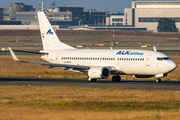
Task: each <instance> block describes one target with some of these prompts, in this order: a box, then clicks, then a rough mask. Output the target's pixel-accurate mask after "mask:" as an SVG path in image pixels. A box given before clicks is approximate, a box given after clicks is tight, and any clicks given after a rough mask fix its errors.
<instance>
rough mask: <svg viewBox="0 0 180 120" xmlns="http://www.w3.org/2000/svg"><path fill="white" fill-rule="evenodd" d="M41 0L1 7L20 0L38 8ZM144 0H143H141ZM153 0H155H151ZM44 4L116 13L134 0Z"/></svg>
mask: <svg viewBox="0 0 180 120" xmlns="http://www.w3.org/2000/svg"><path fill="white" fill-rule="evenodd" d="M39 1H42V0H2V1H1V4H0V7H1V8H2V7H10V4H11V3H14V2H18V3H19V2H20V3H24V4H27V5H33V6H34V8H36V9H37V8H38V6H39ZM141 1H142V0H141ZM150 1H153V0H150ZM159 1H171V0H159ZM175 1H177V0H175ZM43 2H44V6H51V3H52V2H55V3H56V6H64V2H66V6H76V7H84V10H85V11H87V9H96V10H97V11H100V12H104V11H111V12H114V13H117V12H121V13H123V12H124V8H131V2H132V0H43Z"/></svg>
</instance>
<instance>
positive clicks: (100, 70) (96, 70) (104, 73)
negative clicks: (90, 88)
mask: <svg viewBox="0 0 180 120" xmlns="http://www.w3.org/2000/svg"><path fill="white" fill-rule="evenodd" d="M88 76H89V78H91V79H97V78H108V77H109V76H110V71H109V69H108V68H106V67H92V68H90V69H89V71H88Z"/></svg>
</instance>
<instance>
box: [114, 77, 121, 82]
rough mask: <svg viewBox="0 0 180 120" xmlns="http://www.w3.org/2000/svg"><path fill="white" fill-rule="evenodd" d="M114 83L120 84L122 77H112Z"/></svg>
mask: <svg viewBox="0 0 180 120" xmlns="http://www.w3.org/2000/svg"><path fill="white" fill-rule="evenodd" d="M112 81H113V82H120V81H121V77H120V76H113V77H112Z"/></svg>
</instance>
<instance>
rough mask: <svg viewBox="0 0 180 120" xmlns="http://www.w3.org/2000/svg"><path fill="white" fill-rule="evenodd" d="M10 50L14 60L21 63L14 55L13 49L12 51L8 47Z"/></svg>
mask: <svg viewBox="0 0 180 120" xmlns="http://www.w3.org/2000/svg"><path fill="white" fill-rule="evenodd" d="M8 49H9V51H10V53H11V55H12V58H13V59H14V60H15V61H18V62H20V60H19V59H18V58H17V57H16V55H15V54H14V52H13V51H12V49H11V48H10V47H8Z"/></svg>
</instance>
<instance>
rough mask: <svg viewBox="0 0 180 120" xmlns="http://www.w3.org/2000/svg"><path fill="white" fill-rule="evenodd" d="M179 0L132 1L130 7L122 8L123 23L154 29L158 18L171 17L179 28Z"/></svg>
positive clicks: (149, 29)
mask: <svg viewBox="0 0 180 120" xmlns="http://www.w3.org/2000/svg"><path fill="white" fill-rule="evenodd" d="M179 11H180V1H132V8H125V9H124V18H125V19H124V21H125V22H124V25H132V26H135V27H142V28H147V30H148V31H156V30H157V25H158V21H159V19H160V18H172V19H173V20H175V22H176V26H177V28H179V30H180V14H179Z"/></svg>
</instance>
